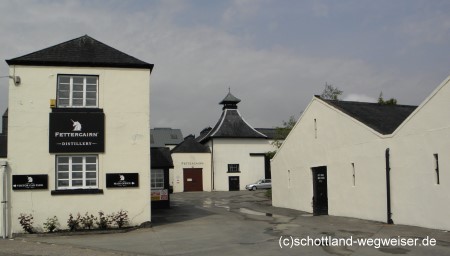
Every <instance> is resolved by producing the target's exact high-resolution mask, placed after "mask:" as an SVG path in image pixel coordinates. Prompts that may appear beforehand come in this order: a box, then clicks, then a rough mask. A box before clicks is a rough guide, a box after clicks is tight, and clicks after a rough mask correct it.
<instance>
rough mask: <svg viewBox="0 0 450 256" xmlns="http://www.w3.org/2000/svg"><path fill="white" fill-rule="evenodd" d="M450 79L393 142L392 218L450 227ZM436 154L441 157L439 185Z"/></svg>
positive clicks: (402, 221)
mask: <svg viewBox="0 0 450 256" xmlns="http://www.w3.org/2000/svg"><path fill="white" fill-rule="evenodd" d="M449 98H450V83H449V78H447V79H446V80H444V82H443V83H442V84H441V85H440V86H439V87H438V88H437V89H436V90H435V91H434V92H433V94H431V96H430V97H429V98H428V99H427V100H425V102H424V103H423V104H422V105H421V106H419V108H418V109H417V110H416V112H415V113H413V115H411V116H410V117H409V119H408V120H407V121H406V122H405V123H404V124H403V125H402V127H401V128H400V129H399V131H398V132H397V134H395V136H394V138H393V142H392V145H393V146H392V148H391V153H392V166H391V168H392V171H391V177H392V178H391V179H392V185H391V187H392V197H393V199H394V200H393V202H392V203H393V207H392V212H393V215H392V218H393V220H394V222H395V223H397V224H407V225H416V226H423V227H428V228H435V229H445V230H450V219H449V216H450V204H449V202H450V171H449V170H450V158H449V156H450V118H449V115H448V109H450V102H449V100H448V99H449ZM434 154H438V157H439V181H440V182H439V183H440V184H439V185H438V184H437V182H436V181H437V179H436V172H435V168H436V167H435V158H434Z"/></svg>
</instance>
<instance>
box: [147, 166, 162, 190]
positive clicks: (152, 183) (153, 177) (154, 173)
mask: <svg viewBox="0 0 450 256" xmlns="http://www.w3.org/2000/svg"><path fill="white" fill-rule="evenodd" d="M158 176H159V177H158ZM156 179H161V181H156ZM164 182H165V180H164V170H163V169H151V174H150V189H154V190H158V189H164ZM156 184H162V186H156Z"/></svg>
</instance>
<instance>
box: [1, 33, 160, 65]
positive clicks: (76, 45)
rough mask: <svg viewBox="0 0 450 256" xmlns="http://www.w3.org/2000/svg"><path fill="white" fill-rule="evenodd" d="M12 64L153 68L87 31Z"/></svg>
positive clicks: (16, 59)
mask: <svg viewBox="0 0 450 256" xmlns="http://www.w3.org/2000/svg"><path fill="white" fill-rule="evenodd" d="M6 63H8V64H9V65H31V66H71V67H72V66H75V67H119V68H143V69H150V71H151V70H152V69H153V64H149V63H146V62H144V61H141V60H139V59H136V58H135V57H132V56H130V55H128V54H125V53H123V52H121V51H119V50H116V49H114V48H112V47H110V46H108V45H106V44H104V43H102V42H99V41H97V40H95V39H94V38H92V37H90V36H88V35H84V36H82V37H79V38H75V39H72V40H70V41H67V42H64V43H60V44H57V45H55V46H51V47H48V48H46V49H43V50H40V51H36V52H33V53H30V54H27V55H24V56H21V57H17V58H14V59H10V60H6Z"/></svg>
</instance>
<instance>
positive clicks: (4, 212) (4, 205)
mask: <svg viewBox="0 0 450 256" xmlns="http://www.w3.org/2000/svg"><path fill="white" fill-rule="evenodd" d="M6 166H7V162H6V161H3V162H1V170H2V201H1V205H2V216H3V220H2V223H3V239H6V236H7V235H6V232H7V230H8V229H7V228H6V226H7V221H8V219H7V216H6V215H7V209H8V201H7V194H6V193H7V186H8V184H7V175H6Z"/></svg>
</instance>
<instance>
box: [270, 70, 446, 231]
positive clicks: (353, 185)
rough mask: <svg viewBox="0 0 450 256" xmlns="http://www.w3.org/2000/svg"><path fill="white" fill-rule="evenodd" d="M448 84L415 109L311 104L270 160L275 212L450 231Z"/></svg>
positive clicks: (326, 102) (315, 101)
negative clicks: (284, 210) (277, 209)
mask: <svg viewBox="0 0 450 256" xmlns="http://www.w3.org/2000/svg"><path fill="white" fill-rule="evenodd" d="M449 80H450V77H449V78H447V79H446V80H444V81H443V83H442V84H441V85H440V86H439V87H438V88H437V89H436V90H435V91H434V92H433V93H432V94H431V95H430V96H429V97H428V98H427V99H426V100H425V101H424V102H423V103H422V104H421V105H420V106H418V107H416V106H404V105H380V104H378V103H362V102H346V101H333V100H324V99H321V98H320V97H314V98H313V99H312V100H311V102H310V103H309V105H308V107H307V108H306V109H305V111H304V112H303V114H302V115H301V117H300V118H299V120H298V121H297V123H296V125H295V126H294V128H293V129H292V131H291V133H290V134H289V135H288V137H287V138H286V140H285V141H284V143H283V145H282V146H281V148H280V149H279V151H278V152H277V154H276V155H275V157H274V158H273V160H272V187H273V205H274V206H278V207H285V208H291V209H296V210H302V211H306V212H312V213H314V214H315V215H321V214H330V215H335V216H347V217H354V218H361V219H368V220H375V221H382V222H387V223H394V224H405V225H414V226H421V227H426V228H434V229H445V230H450V219H449V218H448V216H450V205H449V204H448V202H450V172H449V170H450V158H449V157H448V156H449V155H450V118H448V111H447V110H448V109H450V101H449V100H448V99H449V98H450V83H449Z"/></svg>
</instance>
